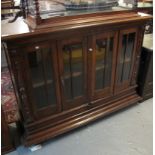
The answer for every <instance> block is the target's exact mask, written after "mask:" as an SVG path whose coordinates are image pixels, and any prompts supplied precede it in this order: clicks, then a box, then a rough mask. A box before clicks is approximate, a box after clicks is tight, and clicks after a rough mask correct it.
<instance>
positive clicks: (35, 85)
mask: <svg viewBox="0 0 155 155" xmlns="http://www.w3.org/2000/svg"><path fill="white" fill-rule="evenodd" d="M24 51H25V55H26V67H27V74H26V75H27V79H28V82H27V85H28V88H27V89H28V91H29V92H28V94H29V98H30V102H31V103H30V104H31V108H32V112H33V114H34V115H35V116H36V117H37V118H39V119H40V118H43V117H46V116H48V115H50V114H55V113H59V112H60V111H61V101H60V90H59V87H60V86H59V82H58V62H57V50H56V44H52V43H50V42H47V43H38V44H36V45H35V44H34V45H32V46H30V47H27V48H25V49H24Z"/></svg>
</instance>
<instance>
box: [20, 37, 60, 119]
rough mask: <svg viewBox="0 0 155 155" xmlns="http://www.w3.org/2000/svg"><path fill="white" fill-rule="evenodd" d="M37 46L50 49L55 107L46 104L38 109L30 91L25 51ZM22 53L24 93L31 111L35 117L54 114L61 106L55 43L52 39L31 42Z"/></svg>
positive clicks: (29, 76)
mask: <svg viewBox="0 0 155 155" xmlns="http://www.w3.org/2000/svg"><path fill="white" fill-rule="evenodd" d="M36 46H39V48H49V49H50V50H51V52H52V53H51V55H52V58H51V65H52V67H53V75H54V76H53V79H54V81H55V93H56V105H55V107H53V106H51V105H48V106H46V107H43V108H40V109H38V108H37V106H36V101H35V99H34V97H33V93H32V89H33V88H32V78H31V73H30V68H29V63H28V56H27V53H29V52H33V51H36V49H35V47H36ZM23 52H24V55H25V64H24V65H25V66H26V71H27V73H26V74H25V79H26V81H25V84H26V85H27V90H26V91H27V92H26V94H27V95H28V98H29V103H28V104H29V105H30V107H31V108H32V113H33V115H34V117H35V119H42V118H43V117H47V116H49V115H51V114H56V113H59V112H61V110H62V106H61V98H60V86H59V80H58V79H59V78H58V72H57V70H58V58H57V49H56V45H55V43H54V42H52V41H50V40H49V41H48V42H44V41H43V42H39V43H37V44H32V46H29V47H25V48H24V49H23Z"/></svg>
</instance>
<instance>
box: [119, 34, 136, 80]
mask: <svg viewBox="0 0 155 155" xmlns="http://www.w3.org/2000/svg"><path fill="white" fill-rule="evenodd" d="M134 42H135V33H130V34H129V35H128V44H127V47H126V52H125V58H124V68H123V77H122V80H123V81H124V80H128V79H129V75H130V69H131V62H132V54H133V50H134Z"/></svg>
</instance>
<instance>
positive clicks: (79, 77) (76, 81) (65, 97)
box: [57, 37, 87, 110]
mask: <svg viewBox="0 0 155 155" xmlns="http://www.w3.org/2000/svg"><path fill="white" fill-rule="evenodd" d="M57 45H58V54H59V66H60V83H61V94H62V103H63V109H64V110H66V109H70V108H73V107H77V106H79V105H82V104H84V103H86V102H87V51H86V48H87V39H86V38H85V37H77V38H73V39H71V38H69V39H65V40H60V41H58V44H57Z"/></svg>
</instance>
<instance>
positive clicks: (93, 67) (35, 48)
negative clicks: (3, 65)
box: [2, 11, 152, 146]
mask: <svg viewBox="0 0 155 155" xmlns="http://www.w3.org/2000/svg"><path fill="white" fill-rule="evenodd" d="M151 18H152V17H151V16H149V15H146V16H143V15H139V14H137V13H134V12H131V11H130V12H126V11H125V12H120V11H118V12H112V13H105V14H104V13H103V14H101V13H100V14H96V16H93V17H91V18H87V17H83V18H80V19H79V18H77V20H76V21H75V20H69V21H68V22H66V24H64V23H65V22H63V23H59V24H58V23H54V24H53V25H51V27H48V28H40V29H38V30H32V29H30V28H28V26H27V25H26V24H24V23H22V22H16V23H14V27H17V28H19V25H22V24H23V31H22V32H21V31H20V32H19V30H17V31H15V32H12V34H10V35H7V36H6V35H5V33H3V36H2V41H3V45H4V46H5V52H6V55H7V60H8V63H9V66H10V72H11V74H12V81H13V82H14V88H15V90H16V96H17V99H18V102H19V107H20V111H21V116H22V119H23V120H22V122H23V126H24V135H23V138H22V139H23V143H24V144H25V145H26V146H29V145H32V144H37V143H40V142H42V141H44V140H47V139H49V138H52V137H55V136H57V135H60V134H62V133H65V132H67V131H69V130H72V129H74V128H77V127H79V126H82V125H85V124H87V123H89V122H91V121H94V120H96V119H98V118H100V117H103V116H106V115H108V114H110V113H112V112H114V111H117V110H119V109H122V108H124V107H127V106H129V105H132V104H134V103H137V102H138V101H140V100H141V97H140V96H139V95H138V94H137V92H136V87H137V83H136V77H137V69H138V64H139V57H140V52H141V50H140V49H141V45H142V41H143V33H144V28H145V23H146V22H147V21H148V20H150V19H151ZM66 21H67V20H66ZM19 23H20V24H19ZM15 25H16V26H15ZM24 28H25V30H24ZM6 29H7V28H6V27H5V28H4V29H3V28H2V32H3V30H5V32H6V33H7V30H6Z"/></svg>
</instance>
